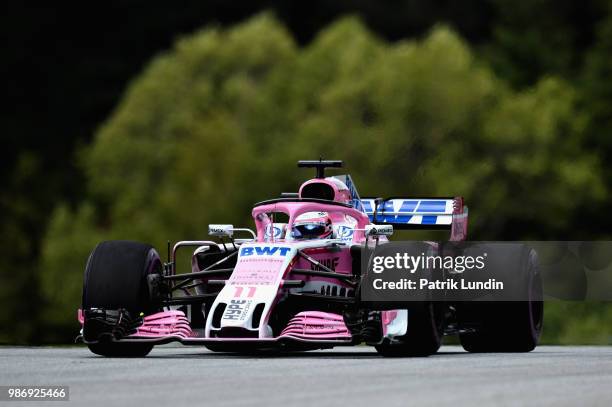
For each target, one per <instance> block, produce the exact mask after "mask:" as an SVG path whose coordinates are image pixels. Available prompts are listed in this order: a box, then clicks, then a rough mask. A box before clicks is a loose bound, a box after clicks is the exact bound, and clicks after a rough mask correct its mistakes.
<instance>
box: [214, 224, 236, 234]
mask: <svg viewBox="0 0 612 407" xmlns="http://www.w3.org/2000/svg"><path fill="white" fill-rule="evenodd" d="M208 234H209V235H210V236H220V237H223V236H227V237H232V235H233V234H234V225H208Z"/></svg>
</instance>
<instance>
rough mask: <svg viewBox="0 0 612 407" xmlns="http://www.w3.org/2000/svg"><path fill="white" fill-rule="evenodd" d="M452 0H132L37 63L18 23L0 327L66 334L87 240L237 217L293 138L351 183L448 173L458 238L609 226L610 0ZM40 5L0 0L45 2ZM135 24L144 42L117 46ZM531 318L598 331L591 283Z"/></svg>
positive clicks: (380, 190)
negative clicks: (586, 296)
mask: <svg viewBox="0 0 612 407" xmlns="http://www.w3.org/2000/svg"><path fill="white" fill-rule="evenodd" d="M462 3H463V7H461V8H457V6H452V5H448V4H446V3H445V2H440V3H436V2H433V3H431V2H419V1H403V2H402V1H400V2H381V3H380V5H379V6H372V5H370V4H369V3H367V4H366V3H361V2H354V3H352V2H351V3H349V2H346V3H343V2H340V3H338V4H339V5H336V6H329V5H323V4H314V5H312V6H311V7H310V8H308V9H307V10H305V9H304V8H300V7H299V6H295V7H289V6H287V5H286V4H284V3H283V2H278V3H275V2H272V3H266V4H257V3H252V4H248V5H243V4H242V3H240V2H238V3H236V6H235V9H228V8H224V6H221V5H219V4H217V3H215V2H208V3H205V4H204V5H201V6H196V5H193V6H191V7H192V8H191V9H189V8H188V10H190V11H191V14H189V15H190V16H191V15H194V14H195V15H196V16H201V17H200V20H197V19H193V18H192V17H189V18H187V17H186V16H187V15H188V13H187V11H185V10H183V11H181V12H174V13H170V14H169V15H164V16H162V14H163V12H164V10H163V9H161V10H159V11H158V12H157V13H156V8H155V7H156V6H155V5H150V6H147V7H148V12H149V14H148V18H145V19H144V20H143V21H144V23H143V25H142V26H141V29H140V30H136V29H134V28H133V27H131V26H130V27H129V28H126V27H124V28H122V29H119V30H117V31H115V32H114V33H113V34H109V35H110V38H104V39H103V40H101V41H100V43H94V45H95V46H94V47H93V49H89V48H88V49H87V50H83V49H81V48H80V47H79V46H78V44H79V40H78V39H76V38H75V36H76V35H77V34H78V32H72V35H66V36H65V37H63V35H64V34H62V33H61V32H60V31H52V32H53V33H55V34H56V36H58V37H60V38H64V40H65V41H66V43H65V44H64V45H63V48H62V46H61V44H60V45H57V44H55V45H56V47H57V49H58V50H64V51H69V52H68V55H69V56H70V57H67V58H72V61H73V62H75V61H80V64H75V66H65V65H64V66H63V68H64V70H67V71H68V73H63V74H62V75H66V76H65V77H63V76H59V77H58V76H57V75H56V76H55V77H53V75H51V74H48V75H49V76H48V77H47V78H46V80H47V82H45V80H44V79H41V74H40V72H39V71H36V70H35V69H34V68H32V66H31V65H32V62H37V60H36V58H39V60H38V62H46V63H47V65H46V66H48V67H49V71H50V72H54V71H53V69H56V71H60V69H59V68H54V67H56V66H57V65H58V64H61V58H58V56H57V55H54V54H53V53H52V52H48V49H46V48H45V49H44V50H45V51H46V52H47V53H46V54H45V52H43V48H44V47H43V46H41V45H35V42H34V41H30V42H28V41H26V40H31V38H33V37H34V34H32V33H30V32H27V31H25V34H28V35H30V36H31V37H30V36H28V35H25V36H22V37H21V40H22V41H24V42H25V44H21V43H20V42H19V41H15V43H14V45H22V46H23V47H21V48H18V47H15V48H9V52H13V54H12V55H11V58H10V59H9V60H10V61H11V62H13V63H15V64H17V63H18V62H21V63H22V65H15V70H17V66H18V67H19V68H20V70H21V71H22V72H21V73H22V74H24V76H20V77H19V78H22V77H25V78H28V80H29V81H28V82H27V83H28V84H29V85H28V86H30V87H25V88H19V87H18V85H19V84H20V83H22V82H20V81H23V79H18V80H16V81H13V82H12V84H11V85H9V87H8V95H9V96H10V95H13V93H11V92H14V95H16V97H15V101H16V103H15V105H14V108H15V109H16V110H15V114H13V115H9V114H7V113H6V112H5V113H3V121H2V123H3V125H4V126H6V129H5V131H3V132H2V133H3V138H5V139H6V140H4V141H6V142H5V143H4V145H5V146H7V148H10V151H11V152H14V154H11V155H10V157H9V158H7V162H6V164H8V165H7V166H6V168H5V169H3V170H2V171H3V172H2V174H3V179H6V181H5V188H4V191H3V193H2V196H1V198H2V199H1V200H0V204H1V205H2V209H3V210H2V212H1V215H0V221H1V223H0V227H1V228H2V234H1V238H2V244H1V245H0V251H2V255H1V256H0V270H1V271H2V274H3V276H2V281H3V284H2V285H1V286H0V295H1V298H0V306H1V307H0V308H1V310H2V311H1V312H0V326H2V328H1V329H0V342H6V343H15V342H17V343H49V342H69V341H70V340H71V339H72V338H73V337H74V333H75V332H76V331H77V330H78V327H77V324H76V322H75V310H76V308H78V306H79V302H80V291H81V284H82V270H83V267H84V264H85V260H86V258H87V255H88V253H89V251H90V250H91V248H92V247H93V246H94V245H95V243H96V242H97V241H99V240H101V239H112V238H122V239H135V240H144V241H148V242H151V243H153V244H154V245H156V246H157V247H159V248H162V247H164V246H165V242H166V239H170V240H178V239H192V238H193V239H197V238H203V237H205V228H206V225H207V224H208V223H214V222H227V223H234V224H247V223H248V222H250V220H249V213H250V207H251V205H252V203H253V202H256V201H258V200H262V199H265V198H268V197H271V196H276V195H278V193H279V192H280V191H294V190H296V189H297V187H298V185H299V182H300V181H301V180H302V179H304V178H305V177H306V176H308V175H309V174H304V173H303V172H301V171H299V170H297V169H296V168H295V162H296V161H297V160H298V159H303V158H312V157H319V156H320V155H323V156H325V157H328V158H340V159H343V160H344V161H345V163H346V164H347V167H348V168H347V170H348V171H349V172H350V173H351V174H352V176H353V179H354V180H355V181H356V183H357V186H358V188H359V190H360V192H361V193H362V194H364V195H377V196H391V195H415V196H418V195H463V196H464V197H465V198H466V200H467V202H468V204H469V206H470V213H471V215H470V222H471V224H470V230H471V231H470V233H471V238H472V239H480V240H487V239H490V240H493V239H500V240H511V239H552V240H563V239H575V240H576V239H585V240H586V239H610V227H611V226H612V219H611V217H610V216H609V215H606V214H607V208H609V207H610V202H611V199H612V197H611V195H610V182H609V179H610V175H611V173H612V165H611V164H610V156H611V152H612V144H611V142H610V131H611V130H612V119H611V117H612V115H611V113H612V99H611V97H612V85H611V83H610V79H609V78H610V75H609V73H610V71H611V70H612V57H611V55H612V53H610V51H612V42H611V40H610V39H611V38H612V35H609V34H612V17H610V16H611V15H612V14H610V8H609V7H610V4H608V3H607V2H600V1H591V2H586V3H584V4H583V5H582V6H581V7H578V8H576V6H575V5H574V4H573V2H569V1H567V2H563V1H562V2H551V1H544V0H540V1H536V2H529V3H527V2H524V3H520V4H518V5H517V6H512V7H510V6H508V5H506V3H505V2H497V1H484V2H477V1H472V2H465V3H464V2H462ZM147 4H148V3H147ZM113 7H120V6H118V5H116V4H114V3H112V2H111V3H110V5H109V6H108V8H110V11H112V9H113ZM260 9H271V10H272V11H268V12H260V11H259V10H260ZM110 11H109V10H108V9H107V10H106V12H107V13H110ZM123 11H124V14H125V13H127V14H128V15H130V14H129V13H130V12H135V11H134V10H133V9H132V8H130V7H126V9H125V10H123ZM39 12H40V14H36V13H31V10H24V9H20V10H16V11H15V13H16V15H18V16H19V15H20V13H22V14H23V15H26V14H27V15H28V18H30V19H32V18H33V19H34V21H37V20H36V18H39V19H40V20H39V21H42V20H43V17H44V20H45V21H46V20H47V18H48V17H49V15H54V16H56V17H58V18H60V17H59V16H60V13H59V12H57V10H53V11H50V10H44V9H43V10H40V11H39ZM54 12H55V13H56V14H54ZM251 15H252V16H251ZM32 16H33V17H32ZM37 16H38V17H37ZM172 16H174V17H175V19H172V18H171V17H172ZM180 16H182V19H181V18H178V17H180ZM247 16H250V17H248V18H246V17H247ZM244 18H246V20H244V21H241V22H237V20H243V19H244ZM209 19H210V20H209ZM17 21H18V19H17ZM77 21H81V20H77ZM111 21H116V20H111ZM210 21H213V22H216V23H217V24H209V23H210ZM225 23H227V24H225ZM7 24H8V26H4V27H8V29H12V30H13V31H12V32H13V33H14V32H15V31H17V32H19V30H25V29H24V28H23V27H21V26H20V28H17V27H16V26H15V22H14V21H12V22H11V21H7ZM173 24H174V25H173ZM199 26H203V28H197V29H195V27H199ZM26 27H27V25H26ZM120 27H121V25H120ZM151 27H153V28H151ZM160 27H163V29H162V28H160ZM172 27H174V31H173V30H172V29H171V28H172ZM77 28H80V29H82V30H83V31H84V32H85V33H87V32H88V31H87V28H86V27H84V26H82V27H77ZM142 30H144V31H145V32H149V33H152V32H153V33H154V32H166V31H170V32H171V33H172V34H176V33H182V35H180V36H179V37H177V38H175V39H174V40H170V41H168V40H167V36H166V37H165V36H163V35H160V37H163V38H164V39H163V40H159V39H155V38H153V39H152V38H148V37H147V38H145V36H144V35H143V33H142V32H141V31H142ZM156 30H157V31H156ZM101 37H102V36H101ZM126 40H127V43H126V42H125V41H126ZM40 41H42V42H43V43H44V41H49V40H48V39H40ZM113 41H115V42H113ZM119 42H120V44H121V45H120V46H119V47H120V48H122V47H123V49H119V50H116V49H112V50H108V47H109V46H110V45H113V44H115V45H116V46H118V45H117V44H119ZM132 43H133V45H131V46H130V44H132ZM66 44H68V45H72V47H70V46H67V45H66ZM46 45H49V44H46ZM138 46H145V48H146V47H149V54H152V55H153V56H151V55H149V54H147V53H146V52H145V51H142V50H140V52H141V54H140V55H139V56H134V55H132V54H130V53H129V52H126V51H129V50H130V49H136V48H138ZM24 47H25V48H24ZM156 47H157V48H156ZM24 50H28V51H31V52H34V61H32V57H30V56H25V55H24V54H23V52H24ZM44 56H46V59H45V58H44ZM77 56H80V57H81V58H82V59H81V60H78V59H77ZM139 58H140V59H139ZM126 60H127V62H126ZM136 60H138V62H136ZM120 61H121V62H120ZM113 62H114V63H115V65H113ZM122 64H123V65H122ZM139 64H142V68H139V66H138V65H139ZM24 66H27V67H30V68H31V69H32V71H28V70H26V71H25V72H24V71H23V69H21V68H22V67H24ZM10 67H11V66H9V68H10ZM127 67H129V69H128V68H127ZM39 69H40V68H39ZM138 70H140V72H138ZM9 72H10V71H9ZM70 72H73V73H75V75H73V76H70V75H68V74H69V73H70ZM113 72H114V73H115V74H116V76H117V78H115V79H113V78H111V76H112V74H113ZM109 75H110V76H109ZM4 77H5V78H6V77H7V75H4ZM118 78H122V80H123V81H124V82H123V83H125V81H127V79H128V78H129V82H128V84H127V85H125V89H123V86H124V85H123V83H121V81H120V80H119V79H118ZM31 82H34V83H35V84H37V85H41V84H45V85H46V87H42V88H41V87H40V86H36V87H34V86H32V83H31ZM109 84H113V86H115V88H113V86H109ZM60 86H61V89H60V88H59V87H60ZM33 88H35V89H36V91H37V92H38V93H36V92H31V93H29V94H26V95H23V92H19V90H21V91H23V89H26V90H27V89H30V90H32V89H33ZM58 94H61V96H58ZM18 102H21V103H22V105H21V108H22V109H23V110H17V108H19V106H20V105H19V103H18ZM24 106H25V107H24ZM9 113H10V111H9ZM87 114H90V115H91V117H87ZM9 116H10V117H9ZM36 118H41V120H36ZM602 214H603V215H602ZM545 324H546V328H545V338H544V339H545V341H546V342H548V343H612V307H610V306H608V305H607V304H577V303H551V304H550V306H549V307H547V314H546V321H545Z"/></svg>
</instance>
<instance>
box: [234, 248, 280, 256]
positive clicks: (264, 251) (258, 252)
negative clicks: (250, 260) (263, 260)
mask: <svg viewBox="0 0 612 407" xmlns="http://www.w3.org/2000/svg"><path fill="white" fill-rule="evenodd" d="M290 251H291V248H290V247H281V246H249V247H242V248H241V249H240V255H241V256H274V255H278V256H286V255H287V254H288V253H289V252H290Z"/></svg>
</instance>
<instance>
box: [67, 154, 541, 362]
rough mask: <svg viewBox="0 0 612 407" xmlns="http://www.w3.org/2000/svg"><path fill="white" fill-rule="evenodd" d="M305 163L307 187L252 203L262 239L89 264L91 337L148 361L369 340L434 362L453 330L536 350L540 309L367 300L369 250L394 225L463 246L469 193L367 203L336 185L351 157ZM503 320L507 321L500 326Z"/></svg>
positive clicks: (250, 235) (85, 326)
mask: <svg viewBox="0 0 612 407" xmlns="http://www.w3.org/2000/svg"><path fill="white" fill-rule="evenodd" d="M298 166H300V167H311V168H316V172H317V174H316V177H315V178H314V179H311V180H309V181H306V182H305V183H303V184H302V185H301V187H300V188H299V192H298V193H284V194H282V197H281V198H278V199H272V200H269V201H264V202H260V203H257V204H255V206H254V208H253V211H252V215H253V219H254V222H255V231H252V230H250V229H247V228H235V227H233V226H232V225H221V224H219V225H209V235H210V236H212V237H215V238H217V239H218V240H219V241H209V240H202V241H180V242H177V243H176V244H175V245H174V247H173V248H172V249H171V250H170V244H169V245H168V260H167V261H166V262H162V260H161V259H160V256H159V254H158V252H157V251H156V250H155V249H154V248H153V247H152V246H150V245H147V244H142V243H137V242H131V241H105V242H101V243H99V244H98V245H97V246H96V247H95V249H94V250H93V251H92V253H91V255H90V256H89V259H88V262H87V265H86V268H85V275H84V284H83V302H82V309H80V310H79V312H78V318H79V321H80V322H81V324H82V330H81V335H80V338H81V339H82V340H83V342H85V343H86V344H87V346H88V347H89V349H90V350H91V351H92V352H94V353H96V354H99V355H103V356H145V355H147V354H148V353H149V352H150V351H151V349H152V348H153V346H154V345H158V344H164V343H168V342H172V341H178V342H180V343H182V344H185V345H203V346H205V347H206V348H208V349H210V350H213V351H222V352H253V351H268V350H276V351H278V350H283V351H291V350H313V349H324V348H331V347H335V346H347V345H358V344H360V343H366V344H367V345H371V346H375V348H376V350H377V351H378V352H379V353H381V354H382V355H386V356H411V355H415V356H416V355H418V356H425V355H430V354H433V353H435V352H437V350H438V348H439V347H440V344H441V340H442V337H443V335H444V334H452V333H458V334H459V335H460V337H461V341H462V343H463V345H464V347H465V348H466V349H467V350H470V351H475V352H480V351H492V350H495V351H529V350H531V349H533V348H534V347H535V345H536V344H537V341H538V337H539V334H540V332H539V331H540V330H541V309H537V303H536V302H532V301H527V302H517V303H511V304H510V303H509V304H505V305H504V306H502V304H489V305H488V306H486V304H484V303H481V304H478V305H474V304H471V305H470V306H464V307H462V305H461V304H457V303H452V302H445V301H418V302H415V301H411V302H405V303H398V302H394V303H391V304H388V303H376V302H365V301H362V299H361V283H362V281H363V277H364V276H363V275H362V274H364V273H365V270H364V267H363V264H364V262H363V261H362V259H363V256H364V251H367V248H368V246H369V245H372V243H373V242H376V244H385V242H387V237H388V236H390V235H391V234H392V233H393V227H396V228H404V229H406V228H407V229H410V228H436V229H448V230H450V240H451V241H461V240H464V239H465V237H466V233H467V220H468V212H467V207H465V206H464V205H463V199H462V198H393V199H380V198H378V199H369V198H360V197H359V195H358V193H357V190H356V188H355V186H354V184H353V182H352V180H351V177H350V176H348V175H341V176H332V177H325V174H324V172H325V169H326V168H329V167H341V166H342V162H341V161H322V160H318V161H300V162H299V163H298ZM375 223H376V224H375ZM238 233H240V234H241V235H242V236H243V237H242V238H237V237H235V236H236V235H237V234H238ZM427 244H428V245H429V247H430V250H433V251H436V250H439V244H437V243H433V242H430V243H427ZM186 247H191V248H192V249H191V250H193V253H192V255H191V270H190V272H184V273H180V274H179V273H177V270H176V268H177V261H176V259H177V252H178V251H179V249H183V248H186ZM366 263H367V261H366ZM527 266H528V265H527ZM521 267H523V266H522V265H521ZM525 304H526V305H525ZM492 305H497V308H495V307H492ZM525 306H526V307H527V308H526V309H523V308H520V307H525ZM503 307H505V308H503ZM494 308H495V309H496V310H497V311H496V312H495V313H493V312H492V311H491V310H492V309H494ZM502 308H503V309H502ZM462 309H465V311H464V312H462V311H461V310H462ZM500 313H501V314H500ZM504 313H505V314H504ZM500 315H506V316H505V317H503V318H501V319H503V324H494V323H491V321H493V320H495V321H497V320H500ZM530 321H531V322H530ZM498 325H499V326H498Z"/></svg>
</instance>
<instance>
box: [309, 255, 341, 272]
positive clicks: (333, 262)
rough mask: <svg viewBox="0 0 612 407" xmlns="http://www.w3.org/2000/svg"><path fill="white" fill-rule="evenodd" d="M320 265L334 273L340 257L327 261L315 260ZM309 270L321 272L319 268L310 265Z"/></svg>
mask: <svg viewBox="0 0 612 407" xmlns="http://www.w3.org/2000/svg"><path fill="white" fill-rule="evenodd" d="M317 261H318V262H319V263H320V264H322V265H324V266H325V267H327V268H329V269H332V270H333V271H336V266H338V262H339V261H340V257H332V258H329V259H321V260H317ZM310 269H311V270H323V269H322V268H321V267H320V266H318V265H316V264H313V263H310Z"/></svg>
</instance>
